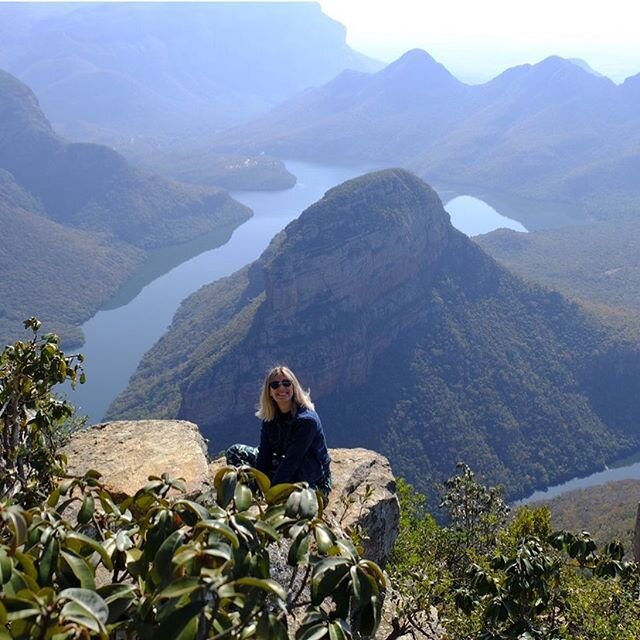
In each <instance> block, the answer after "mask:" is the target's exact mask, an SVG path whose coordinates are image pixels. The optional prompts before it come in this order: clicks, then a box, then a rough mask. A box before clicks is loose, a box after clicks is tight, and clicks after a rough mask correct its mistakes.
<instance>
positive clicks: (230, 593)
mask: <svg viewBox="0 0 640 640" xmlns="http://www.w3.org/2000/svg"><path fill="white" fill-rule="evenodd" d="M254 486H255V487H256V490H255V492H254V490H253V489H252V487H254ZM257 487H259V491H260V495H261V496H264V497H260V498H258V497H257V495H256V493H257V490H258V489H257ZM175 490H177V492H178V493H177V495H176V493H175ZM172 491H173V493H171V492H172ZM182 492H184V486H183V485H182V483H181V482H180V481H179V480H174V479H172V478H169V477H167V476H166V475H163V476H162V477H157V478H153V477H152V478H150V482H149V484H148V485H146V486H145V487H143V488H141V489H140V490H139V491H138V492H137V493H136V494H135V495H134V496H133V497H130V498H127V499H125V500H124V501H122V502H118V501H116V500H115V498H114V497H113V496H112V495H111V494H110V493H109V492H108V491H107V490H105V488H104V487H103V486H102V485H101V483H100V474H99V473H97V472H95V471H90V472H88V473H87V475H86V476H84V477H82V478H69V479H68V480H65V481H64V482H62V483H61V484H60V485H59V486H58V488H56V489H55V490H54V491H53V493H52V494H51V496H50V497H49V498H48V500H47V501H46V503H44V504H43V505H42V506H40V507H34V508H32V509H30V510H25V509H23V508H21V507H19V506H17V505H13V506H11V505H8V504H6V503H3V504H2V505H0V517H1V523H0V562H1V566H2V572H1V576H0V577H1V580H2V585H3V586H2V593H1V595H0V624H2V625H3V626H4V631H5V634H6V633H8V637H10V638H27V637H29V638H31V637H52V638H59V639H60V640H62V639H63V638H101V639H106V638H108V637H113V634H125V637H134V636H135V637H138V638H154V637H156V638H157V637H160V638H163V639H165V640H170V639H173V638H176V639H177V638H180V639H182V640H191V639H193V640H195V639H196V638H214V637H215V638H221V637H225V638H230V639H233V638H235V639H240V638H280V639H286V638H288V637H289V635H288V629H290V625H291V624H292V621H293V616H294V615H295V616H297V620H298V624H299V625H300V626H299V628H298V630H297V632H296V638H299V639H302V638H310V637H314V638H322V637H330V638H332V639H333V638H336V639H345V640H346V639H347V638H351V625H350V621H351V624H352V625H353V628H354V629H359V630H360V632H361V633H362V634H363V635H364V636H370V635H373V634H374V633H375V631H376V629H377V627H378V624H379V621H380V609H381V589H382V588H384V586H385V579H384V576H383V574H382V572H381V570H380V569H379V568H378V566H377V565H376V564H375V563H373V562H371V561H369V560H365V559H361V558H360V557H359V555H358V552H357V550H356V548H355V547H354V545H353V544H352V543H351V542H350V541H349V540H348V539H346V538H339V537H337V536H336V534H335V533H334V532H333V531H332V530H331V528H330V527H329V525H328V524H327V523H326V521H325V520H324V519H323V516H322V508H321V505H320V503H319V501H318V497H317V496H316V493H315V492H314V491H312V490H311V489H308V488H304V487H301V486H296V485H278V486H276V487H270V484H269V481H268V479H267V478H266V476H263V475H262V474H261V473H260V472H258V471H256V470H253V469H250V468H248V467H247V468H241V469H239V470H236V469H235V468H224V469H222V470H221V471H220V472H219V473H218V474H217V476H216V479H215V490H214V491H213V492H212V494H211V495H202V496H199V497H196V498H195V499H194V498H187V497H186V496H185V495H183V493H182ZM320 502H321V501H320ZM277 547H279V548H280V552H281V553H282V554H283V557H284V558H286V561H285V563H284V564H283V566H277V565H273V564H272V560H271V558H270V555H269V550H270V549H274V548H277ZM287 567H288V568H287ZM277 572H280V574H281V575H280V578H281V580H282V579H283V578H284V576H286V577H287V584H288V586H287V587H285V586H283V585H282V584H281V583H280V582H278V581H277V580H275V579H274V575H276V573H277ZM118 637H119V636H118Z"/></svg>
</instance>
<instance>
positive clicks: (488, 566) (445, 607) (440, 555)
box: [388, 465, 640, 640]
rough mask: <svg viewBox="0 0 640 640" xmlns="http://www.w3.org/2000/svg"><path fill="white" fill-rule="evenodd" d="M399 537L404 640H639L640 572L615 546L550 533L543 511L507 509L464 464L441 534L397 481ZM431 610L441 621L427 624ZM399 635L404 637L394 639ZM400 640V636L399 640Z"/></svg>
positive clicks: (395, 565) (394, 568)
mask: <svg viewBox="0 0 640 640" xmlns="http://www.w3.org/2000/svg"><path fill="white" fill-rule="evenodd" d="M399 498H400V503H401V513H402V519H401V529H400V536H399V538H398V542H397V544H396V547H395V549H394V555H393V557H392V559H391V563H390V566H389V567H388V571H389V576H390V580H391V583H392V585H393V586H394V587H395V588H396V589H398V590H399V592H400V594H401V596H400V597H399V599H398V604H397V606H396V614H395V620H394V627H395V629H396V631H397V632H400V631H402V632H404V633H409V632H413V633H414V634H416V635H415V636H414V637H419V634H420V633H421V632H422V633H423V634H424V631H425V629H427V628H428V627H429V626H431V627H432V628H437V627H439V628H440V631H441V632H442V629H444V633H445V637H447V638H451V640H463V639H464V640H471V639H474V640H499V639H500V640H507V639H512V640H534V639H539V640H543V639H544V640H614V639H622V638H624V639H625V640H632V639H635V638H637V637H638V634H639V633H640V615H639V614H640V599H639V595H640V581H639V578H638V571H637V566H636V564H635V563H631V562H625V561H624V560H623V559H622V556H623V548H622V545H621V544H619V543H618V542H611V543H609V544H607V545H604V546H603V547H602V548H600V549H598V547H597V546H596V544H595V543H594V542H593V541H592V540H591V538H590V536H589V534H587V533H585V532H583V533H581V534H577V535H576V534H573V533H570V532H567V531H553V530H552V527H551V520H550V514H549V511H548V509H546V508H544V507H539V508H529V507H522V508H520V509H519V510H518V511H517V512H516V514H515V515H514V516H513V517H512V518H511V519H509V520H508V521H507V513H508V509H507V507H506V505H505V504H504V502H502V501H501V500H500V498H499V496H498V495H496V491H495V489H487V488H486V487H483V486H482V485H479V484H478V483H477V481H476V480H475V478H474V474H473V473H472V472H471V471H470V470H469V468H468V467H466V466H464V465H462V466H461V467H460V471H459V473H458V474H457V475H456V476H454V477H453V478H451V479H450V480H449V481H448V482H447V484H446V486H445V487H444V496H443V501H442V505H441V506H443V507H444V508H445V509H446V511H447V513H448V515H449V521H448V524H447V525H446V526H439V525H438V524H437V523H436V521H435V520H434V519H433V517H432V516H431V515H429V514H428V512H427V510H426V505H425V500H424V497H421V496H420V495H419V494H416V493H415V492H414V490H413V489H412V488H411V486H410V485H408V484H406V483H404V482H402V481H401V482H400V490H399ZM429 607H434V608H435V610H436V611H437V615H436V616H434V615H433V614H431V615H426V612H427V611H428V608H429ZM397 635H399V633H398V634H397ZM397 635H396V636H395V637H397Z"/></svg>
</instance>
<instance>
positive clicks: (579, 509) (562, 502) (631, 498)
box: [533, 480, 640, 551]
mask: <svg viewBox="0 0 640 640" xmlns="http://www.w3.org/2000/svg"><path fill="white" fill-rule="evenodd" d="M639 499H640V480H617V481H615V482H607V484H603V485H600V486H597V487H586V488H584V489H578V490H576V491H569V492H567V493H565V494H563V495H561V496H558V497H557V498H551V499H550V500H542V501H539V502H536V503H533V506H538V505H546V506H547V507H548V508H549V510H550V512H551V516H552V518H553V522H554V524H555V526H557V527H558V528H560V529H567V530H569V531H582V530H586V531H590V532H591V534H592V535H593V539H594V540H595V541H596V542H597V543H598V544H604V543H605V542H606V541H607V540H613V539H614V538H616V539H618V540H620V541H621V542H622V543H623V544H624V547H625V549H628V550H629V551H630V550H631V549H632V546H633V536H634V527H635V521H636V513H637V510H638V501H639Z"/></svg>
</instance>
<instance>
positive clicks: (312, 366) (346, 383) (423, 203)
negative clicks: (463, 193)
mask: <svg viewBox="0 0 640 640" xmlns="http://www.w3.org/2000/svg"><path fill="white" fill-rule="evenodd" d="M456 233H457V232H455V231H454V230H453V229H452V228H451V226H450V224H449V220H448V216H447V214H446V212H445V211H444V209H442V205H441V203H440V200H439V198H438V196H437V195H436V194H435V192H434V191H433V190H432V189H431V188H430V187H428V186H427V185H425V184H424V183H422V182H421V181H420V180H418V179H417V178H416V177H415V176H413V175H411V174H409V173H407V172H405V171H400V170H389V171H385V172H378V173H373V174H369V175H366V176H363V177H361V178H357V179H356V180H352V181H349V182H346V183H345V184H343V185H341V186H340V187H338V188H335V189H332V190H330V191H328V192H327V194H326V195H325V197H324V198H323V199H322V200H320V201H319V202H317V203H316V204H314V205H312V206H311V207H309V208H308V209H307V210H306V211H305V212H304V213H303V214H302V215H301V216H300V218H298V219H297V220H295V221H294V222H292V223H291V224H289V225H288V226H287V227H286V229H285V230H284V231H282V232H281V233H280V234H278V235H277V236H276V237H275V238H274V239H273V241H272V242H271V244H270V246H269V247H268V248H267V250H266V251H265V252H264V253H263V255H262V256H261V258H260V259H259V260H258V261H256V262H255V263H254V264H253V265H252V267H251V269H250V272H249V276H248V277H249V287H248V288H247V290H246V291H245V293H244V296H243V297H245V298H251V297H253V296H254V295H256V293H261V294H262V297H260V298H259V299H256V300H254V304H256V305H259V308H258V309H256V310H253V311H252V312H254V311H255V313H254V316H253V321H252V326H251V327H250V328H249V331H248V333H247V334H246V335H244V336H243V340H242V342H243V344H242V346H241V347H240V348H236V349H235V350H234V351H233V353H232V354H230V357H225V354H224V350H223V351H222V352H218V353H203V352H202V351H203V350H201V352H200V354H199V357H200V359H201V360H206V359H208V358H211V357H214V358H215V359H216V360H217V362H216V366H215V370H213V371H211V370H210V367H206V368H203V367H198V371H197V372H196V373H195V374H194V375H192V376H191V378H190V379H188V380H187V382H186V383H185V384H184V385H183V388H182V406H181V407H180V410H179V414H178V417H180V418H185V419H189V420H193V421H194V422H197V423H198V424H199V425H201V426H202V427H203V430H204V432H205V433H209V432H211V433H215V434H216V436H217V437H219V438H221V439H222V444H223V445H227V444H230V442H229V437H230V433H229V431H230V429H229V425H230V424H231V421H232V420H233V418H234V416H246V414H247V412H248V411H250V408H251V407H252V406H253V405H254V404H255V401H256V395H257V390H258V389H259V387H260V383H261V379H262V376H263V374H264V371H265V370H266V369H268V368H269V367H270V366H272V365H273V364H275V363H276V362H278V361H280V360H281V359H282V360H287V361H289V362H291V360H290V357H291V355H292V354H298V357H296V362H295V363H294V362H291V365H292V366H294V367H295V370H296V374H298V375H299V377H300V379H301V380H303V381H304V384H307V385H310V386H311V388H312V389H313V391H314V394H315V395H318V396H323V395H327V394H329V393H333V392H335V391H336V390H337V389H348V388H350V387H354V386H357V385H360V384H362V383H364V382H365V381H366V380H367V379H368V378H369V377H370V375H371V369H372V365H373V363H374V362H375V360H376V359H377V358H378V357H379V356H380V354H381V353H383V352H384V351H385V350H386V349H388V348H389V346H390V345H392V344H393V342H394V341H396V340H397V339H398V338H399V337H400V336H402V335H403V334H404V333H406V332H407V331H409V330H411V329H412V328H413V327H415V325H416V323H417V322H418V321H419V320H420V319H421V317H422V316H421V313H420V307H423V305H422V304H421V303H420V298H421V296H422V291H423V290H422V289H421V287H418V286H416V284H417V283H419V282H421V283H424V284H425V285H426V284H427V283H428V282H429V280H430V272H431V271H432V267H433V265H434V264H436V263H437V262H438V260H439V259H440V257H441V256H442V254H443V252H445V251H446V249H447V246H448V244H449V240H450V237H451V235H452V234H454V235H455V234H456ZM235 324H236V325H238V324H239V322H236V323H235ZM234 342H235V340H234ZM219 346H220V345H215V349H216V351H217V350H218V349H219ZM204 348H206V346H205V347H204ZM302 354H304V355H302ZM300 356H302V357H300ZM220 406H225V407H226V410H225V411H223V412H221V411H219V409H218V408H219V407H220ZM221 425H224V426H223V427H222V428H221ZM232 431H233V432H234V433H236V436H235V437H237V432H236V431H235V428H234V429H232Z"/></svg>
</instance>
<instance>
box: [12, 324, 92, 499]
mask: <svg viewBox="0 0 640 640" xmlns="http://www.w3.org/2000/svg"><path fill="white" fill-rule="evenodd" d="M24 325H25V328H27V329H31V330H32V332H33V337H32V339H31V340H29V341H27V342H23V341H21V340H19V341H17V342H16V343H15V344H13V345H9V346H7V347H6V348H5V349H4V350H3V351H2V353H0V499H11V500H13V501H14V502H16V503H18V504H22V505H24V506H32V505H35V504H37V503H38V502H40V501H41V500H42V499H43V497H44V496H46V494H47V492H49V491H51V490H52V489H53V486H54V477H55V476H56V475H59V474H60V473H61V472H62V471H63V460H62V458H61V456H59V455H58V453H57V449H58V445H59V444H60V437H61V433H62V430H63V429H62V425H63V423H64V421H65V420H68V419H69V418H70V416H71V415H72V413H73V407H72V406H71V405H70V404H69V403H68V402H67V401H66V400H63V399H61V398H59V397H57V396H56V395H55V394H54V393H53V392H52V390H51V389H52V387H54V386H55V385H57V384H61V383H63V382H65V381H67V380H69V381H71V384H72V385H74V384H75V383H76V382H81V383H82V382H84V373H83V372H82V367H81V363H82V360H83V358H82V356H81V355H71V356H67V355H65V354H64V352H63V351H62V350H61V349H60V347H59V341H58V337H57V336H56V335H54V334H47V335H45V336H42V337H41V336H40V335H39V334H38V330H39V329H40V322H39V321H38V320H37V319H36V318H30V319H29V320H26V321H25V323H24Z"/></svg>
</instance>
